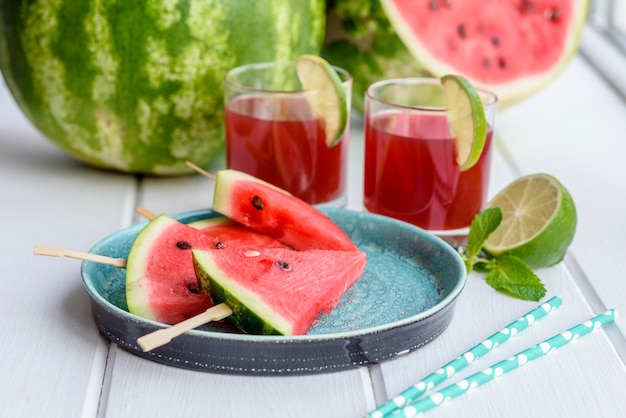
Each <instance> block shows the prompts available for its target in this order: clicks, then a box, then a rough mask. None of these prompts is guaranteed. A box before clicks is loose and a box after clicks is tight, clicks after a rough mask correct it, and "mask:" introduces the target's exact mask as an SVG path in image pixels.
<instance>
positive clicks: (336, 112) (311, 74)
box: [296, 55, 348, 147]
mask: <svg viewBox="0 0 626 418" xmlns="http://www.w3.org/2000/svg"><path fill="white" fill-rule="evenodd" d="M296 72H297V73H298V78H299V79H300V83H301V84H302V88H303V89H304V90H305V91H317V94H312V95H306V98H307V100H308V101H309V104H310V105H311V107H312V108H313V112H315V114H316V115H317V116H319V117H320V118H322V119H323V120H324V122H325V131H326V145H327V146H328V147H332V146H333V145H335V144H337V143H338V142H339V139H341V135H342V134H343V132H344V130H345V129H346V124H347V122H348V107H347V105H346V101H347V98H346V91H345V90H344V88H343V86H342V82H341V79H340V78H339V75H338V74H337V71H335V69H334V68H333V67H332V66H331V65H330V64H329V63H328V62H327V61H326V60H324V59H323V58H321V57H318V56H316V55H300V56H299V57H298V58H297V59H296Z"/></svg>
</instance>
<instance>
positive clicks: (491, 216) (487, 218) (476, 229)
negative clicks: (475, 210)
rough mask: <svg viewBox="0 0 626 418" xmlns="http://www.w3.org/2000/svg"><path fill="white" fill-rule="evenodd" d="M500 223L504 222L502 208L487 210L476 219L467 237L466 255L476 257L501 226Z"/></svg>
mask: <svg viewBox="0 0 626 418" xmlns="http://www.w3.org/2000/svg"><path fill="white" fill-rule="evenodd" d="M500 222H502V211H501V210H500V208H488V209H485V210H483V211H482V212H480V213H479V214H478V215H476V216H475V217H474V219H473V220H472V224H471V225H470V229H469V235H468V237H467V251H466V254H467V256H468V257H469V258H473V257H476V256H477V255H478V254H479V253H480V250H481V249H482V248H483V244H484V243H485V241H486V240H487V238H489V235H491V233H492V232H493V231H495V230H496V228H497V227H498V226H499V225H500Z"/></svg>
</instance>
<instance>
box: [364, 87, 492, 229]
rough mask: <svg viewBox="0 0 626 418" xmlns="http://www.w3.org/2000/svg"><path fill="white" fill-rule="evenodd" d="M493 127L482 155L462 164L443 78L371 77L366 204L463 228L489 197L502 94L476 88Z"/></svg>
mask: <svg viewBox="0 0 626 418" xmlns="http://www.w3.org/2000/svg"><path fill="white" fill-rule="evenodd" d="M476 90H477V92H478V94H479V95H480V97H481V100H482V101H483V107H484V110H485V116H486V119H487V124H488V130H487V137H486V142H485V147H484V149H483V151H482V154H481V156H480V158H479V160H478V162H477V163H476V164H475V165H474V166H473V167H471V168H470V169H468V170H466V171H460V169H459V165H458V164H457V162H456V152H455V145H454V138H453V137H452V134H451V132H450V129H449V126H448V120H447V117H446V108H445V105H444V101H443V91H442V87H441V82H440V80H439V79H435V78H402V79H393V80H384V81H380V82H377V83H374V84H372V85H371V86H370V87H369V88H368V89H367V91H366V94H365V168H364V170H365V173H364V175H365V181H364V196H363V201H364V206H365V208H366V210H367V211H370V212H374V213H378V214H382V215H387V216H391V217H394V218H397V219H401V220H403V221H406V222H410V223H412V224H414V225H417V226H419V227H421V228H423V229H426V230H429V231H433V232H436V233H441V234H452V233H463V232H466V231H467V228H468V227H469V225H470V223H471V221H472V219H473V218H474V216H475V215H476V214H478V213H479V212H480V211H481V210H482V209H483V207H484V205H485V203H486V199H487V191H488V185H489V173H490V163H491V154H492V151H491V150H492V147H493V133H494V127H495V117H496V111H497V105H498V100H497V97H496V95H495V94H493V93H491V92H489V91H487V90H483V89H476Z"/></svg>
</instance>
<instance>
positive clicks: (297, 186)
mask: <svg viewBox="0 0 626 418" xmlns="http://www.w3.org/2000/svg"><path fill="white" fill-rule="evenodd" d="M225 120H226V122H225V123H226V138H227V141H226V165H227V167H228V168H232V169H235V170H240V171H244V172H246V173H249V174H251V175H253V176H256V177H258V178H260V179H263V180H265V181H267V182H269V183H272V184H274V185H276V186H278V187H280V188H283V189H285V190H287V191H289V192H290V193H292V194H293V195H295V196H297V197H299V198H300V199H302V200H305V201H306V202H308V203H311V204H319V203H326V202H329V201H333V200H335V199H338V198H341V197H342V196H343V194H344V191H345V187H346V185H345V182H346V164H345V158H346V156H347V150H348V149H347V147H348V141H347V138H346V137H345V136H346V135H347V134H346V133H344V137H343V138H342V139H341V141H340V142H339V143H338V144H337V145H335V146H333V147H331V148H328V147H327V146H326V135H325V132H324V122H323V120H321V119H320V118H318V117H316V116H315V115H314V114H313V113H312V111H311V109H310V106H309V104H308V102H307V101H306V99H305V98H304V97H301V96H300V97H289V96H283V97H281V98H276V97H271V98H269V97H264V96H250V95H242V96H238V97H235V98H233V99H231V100H230V101H229V103H228V105H227V107H226V117H225ZM347 131H348V129H346V132H347Z"/></svg>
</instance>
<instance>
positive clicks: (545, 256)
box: [484, 173, 577, 268]
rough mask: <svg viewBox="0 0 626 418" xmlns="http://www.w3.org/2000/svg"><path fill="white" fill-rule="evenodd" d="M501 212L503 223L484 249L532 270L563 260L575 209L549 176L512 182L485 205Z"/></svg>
mask: <svg viewBox="0 0 626 418" xmlns="http://www.w3.org/2000/svg"><path fill="white" fill-rule="evenodd" d="M487 207H488V208H494V207H498V208H500V210H501V211H502V223H501V224H500V226H499V227H498V228H497V229H496V230H495V231H494V232H493V233H492V234H491V235H490V236H489V238H487V240H486V241H485V243H484V249H485V251H487V252H488V253H489V254H491V255H493V256H496V257H497V256H500V255H502V254H510V255H514V256H516V257H518V258H520V259H522V260H524V262H526V264H528V265H529V266H530V267H532V268H541V267H547V266H551V265H554V264H556V263H558V262H560V261H561V260H563V258H564V256H565V253H566V252H567V248H568V247H569V245H570V244H571V242H572V241H573V239H574V235H575V231H576V222H577V216H576V207H575V205H574V201H573V199H572V197H571V195H570V194H569V192H568V190H567V189H566V188H565V187H564V186H563V185H562V184H561V183H560V182H559V181H558V180H557V179H556V178H554V177H553V176H551V175H549V174H542V173H540V174H533V175H529V176H525V177H521V178H519V179H517V180H516V181H515V182H513V183H511V184H510V185H509V186H507V187H506V188H505V189H504V190H502V191H501V192H500V193H499V194H498V195H496V196H495V197H494V198H493V199H492V200H491V201H490V202H489V203H488V204H487Z"/></svg>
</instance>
